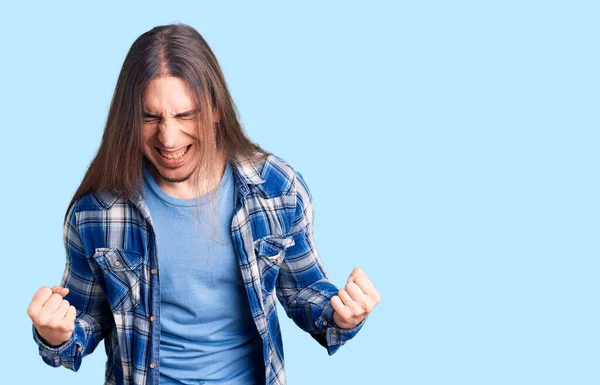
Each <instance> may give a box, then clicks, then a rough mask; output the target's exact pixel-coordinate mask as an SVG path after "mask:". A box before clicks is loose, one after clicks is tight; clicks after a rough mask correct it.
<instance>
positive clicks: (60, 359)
mask: <svg viewBox="0 0 600 385" xmlns="http://www.w3.org/2000/svg"><path fill="white" fill-rule="evenodd" d="M31 329H32V332H33V340H34V341H35V342H36V343H37V344H38V347H39V353H40V356H41V357H42V360H43V361H44V362H45V363H47V364H48V365H50V366H53V367H58V366H61V365H63V363H73V361H74V358H75V355H76V354H77V353H80V352H81V349H78V344H76V343H75V333H73V334H72V335H71V337H70V338H69V339H68V340H66V341H65V342H63V343H62V344H60V345H58V346H52V345H50V344H48V341H46V340H45V339H44V338H43V337H42V336H41V335H40V334H39V333H38V331H37V329H36V328H35V325H34V324H31ZM67 366H68V365H67Z"/></svg>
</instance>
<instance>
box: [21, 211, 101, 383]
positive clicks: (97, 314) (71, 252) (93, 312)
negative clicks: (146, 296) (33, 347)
mask: <svg viewBox="0 0 600 385" xmlns="http://www.w3.org/2000/svg"><path fill="white" fill-rule="evenodd" d="M75 206H76V204H74V205H73V206H72V207H71V208H70V210H69V213H68V215H67V221H66V222H65V224H64V243H65V250H66V254H67V261H66V265H65V271H64V274H63V277H62V280H61V284H60V286H62V287H66V288H68V289H69V293H68V294H67V295H66V296H65V297H64V299H66V300H67V301H69V303H70V304H71V305H73V306H74V307H75V308H76V310H77V313H76V317H75V329H74V331H73V334H72V335H71V337H70V338H69V339H68V340H67V341H65V342H63V343H62V344H60V345H57V346H52V345H49V344H48V343H47V341H45V340H44V339H43V338H42V337H41V336H40V334H39V333H38V331H37V329H36V328H35V325H34V324H32V333H33V339H34V341H35V342H36V343H37V344H38V348H39V354H40V356H41V357H42V360H43V361H44V362H45V363H46V364H48V365H50V366H53V367H59V366H64V367H66V368H68V369H71V370H73V371H75V372H76V371H77V370H79V367H80V366H81V360H82V358H83V357H85V356H86V355H88V354H90V353H92V352H93V351H94V349H96V346H98V343H99V342H100V341H101V340H102V339H103V338H104V337H105V336H106V335H107V333H108V329H109V328H110V316H111V315H112V313H111V311H110V307H109V306H108V302H107V301H106V299H105V297H104V294H103V292H102V289H101V288H100V286H99V285H98V282H97V281H96V279H95V277H94V274H93V272H92V271H91V269H90V266H89V264H88V262H87V260H86V257H85V252H84V249H83V244H82V242H81V237H80V235H79V231H78V227H77V219H76V216H75Z"/></svg>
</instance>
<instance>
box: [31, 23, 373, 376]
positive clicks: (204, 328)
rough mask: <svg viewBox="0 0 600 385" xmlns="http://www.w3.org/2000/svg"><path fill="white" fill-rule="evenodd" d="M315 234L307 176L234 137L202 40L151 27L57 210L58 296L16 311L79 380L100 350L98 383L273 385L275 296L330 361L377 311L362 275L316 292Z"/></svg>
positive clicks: (226, 98) (320, 271) (276, 367)
mask: <svg viewBox="0 0 600 385" xmlns="http://www.w3.org/2000/svg"><path fill="white" fill-rule="evenodd" d="M203 228H204V229H203ZM312 230H313V206H312V197H311V194H310V192H309V189H308V187H307V185H306V183H305V181H304V178H303V177H302V175H301V174H300V173H299V172H297V171H296V170H294V169H293V168H292V167H291V166H290V165H288V164H287V163H286V162H285V161H284V160H282V159H281V158H279V157H277V156H275V155H273V154H271V153H268V152H266V151H264V150H263V149H262V148H260V146H258V145H256V144H255V143H253V142H251V141H250V140H249V139H248V138H247V137H246V135H245V134H244V132H243V130H242V128H241V126H240V124H239V122H238V117H237V111H236V109H235V105H234V103H233V101H232V99H231V96H230V94H229V92H228V90H227V87H226V83H225V80H224V77H223V74H222V72H221V70H220V67H219V64H218V62H217V60H216V58H215V57H214V54H213V53H212V51H211V50H210V48H209V47H208V45H207V43H206V42H205V41H204V39H203V38H202V37H201V36H200V34H199V33H198V32H197V31H196V30H194V29H193V28H191V27H189V26H187V25H184V24H173V25H166V26H160V27H156V28H153V29H152V30H150V31H148V32H146V33H144V34H143V35H141V36H140V37H139V38H138V39H137V40H136V41H135V42H134V43H133V45H132V47H131V49H130V51H129V53H128V55H127V57H126V59H125V62H124V64H123V68H122V70H121V73H120V75H119V79H118V81H117V86H116V90H115V93H114V97H113V100H112V103H111V107H110V111H109V116H108V119H107V123H106V127H105V131H104V135H103V137H102V142H101V145H100V148H99V150H98V153H97V154H96V157H95V159H94V160H93V161H92V163H91V164H90V167H89V168H88V170H87V172H86V175H85V176H84V178H83V181H82V183H81V185H80V187H79V188H78V190H77V191H76V193H75V195H74V196H73V199H72V200H71V203H70V204H69V208H68V209H67V212H66V215H65V227H64V235H65V248H66V251H67V265H66V268H65V272H64V275H63V277H62V281H61V285H60V286H54V287H52V288H49V287H45V286H44V287H41V288H40V289H39V290H38V291H37V292H36V293H35V294H34V296H33V298H32V301H31V303H30V305H29V307H28V309H27V313H28V315H29V316H30V317H31V319H32V321H33V325H32V333H33V338H34V340H35V341H36V342H37V344H38V346H39V351H40V355H41V356H42V359H43V360H44V362H46V363H47V364H49V365H51V366H55V367H57V366H65V367H67V368H69V369H71V370H74V371H77V370H78V369H79V367H80V365H81V361H82V358H83V357H85V356H86V355H88V354H90V353H92V352H93V351H94V349H95V348H96V346H97V345H98V343H99V342H100V341H101V340H104V341H105V349H106V353H107V355H108V360H107V365H106V382H105V383H106V384H153V385H158V384H159V383H160V384H191V383H194V384H197V383H218V384H258V383H262V384H285V383H286V379H285V372H284V352H283V346H282V339H281V333H280V327H279V322H278V318H277V313H276V306H275V298H277V299H278V300H279V301H280V303H281V305H282V306H283V308H284V309H285V311H286V313H287V315H288V316H289V317H290V318H292V320H293V321H294V322H295V323H296V324H297V325H298V326H299V327H300V328H302V329H303V330H304V331H306V332H308V333H309V334H310V335H311V336H312V337H313V338H314V339H315V340H316V341H318V342H319V343H320V344H321V345H323V346H324V347H325V348H326V349H327V351H328V353H329V354H330V355H331V354H334V353H335V352H336V351H337V350H338V349H339V347H340V346H341V345H343V344H344V343H345V342H346V341H348V340H350V339H351V338H353V337H354V336H355V335H356V333H357V332H358V331H359V330H360V329H361V328H362V326H363V324H364V322H365V320H366V317H367V315H368V314H369V312H370V311H371V310H372V309H373V308H374V307H375V305H376V304H377V303H379V302H380V300H381V298H380V295H379V293H378V291H377V289H376V288H375V287H374V285H373V283H372V282H371V281H370V280H369V278H368V277H367V276H366V274H365V273H364V272H363V271H362V270H361V269H359V268H355V269H354V270H353V271H352V273H351V274H350V277H349V278H348V283H347V284H346V286H345V287H344V288H342V289H339V290H338V289H337V288H336V287H335V286H334V285H333V284H332V283H331V282H330V281H329V278H328V276H327V274H326V271H325V268H324V265H323V263H322V261H321V259H320V258H319V255H318V252H317V249H316V247H315V243H314V238H313V231H312ZM159 261H160V264H159ZM159 266H160V268H159ZM203 381H204V382H203Z"/></svg>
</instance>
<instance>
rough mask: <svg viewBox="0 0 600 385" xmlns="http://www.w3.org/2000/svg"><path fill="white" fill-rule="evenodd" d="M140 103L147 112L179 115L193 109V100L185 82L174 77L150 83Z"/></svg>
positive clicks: (157, 79)
mask: <svg viewBox="0 0 600 385" xmlns="http://www.w3.org/2000/svg"><path fill="white" fill-rule="evenodd" d="M142 101H143V104H144V109H145V110H146V111H148V112H161V111H167V112H170V113H179V112H182V111H186V110H189V109H193V108H194V103H193V99H192V97H191V95H190V92H189V90H188V88H187V86H186V84H185V82H184V81H183V80H181V79H180V78H178V77H174V76H166V77H160V78H156V79H153V80H152V81H150V83H149V84H148V87H147V88H146V90H145V92H144V95H143V98H142Z"/></svg>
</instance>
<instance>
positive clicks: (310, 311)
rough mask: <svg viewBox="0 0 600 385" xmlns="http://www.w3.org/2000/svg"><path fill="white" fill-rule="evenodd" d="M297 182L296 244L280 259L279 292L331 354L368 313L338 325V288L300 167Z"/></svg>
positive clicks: (302, 325)
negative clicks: (334, 301) (317, 236)
mask: <svg viewBox="0 0 600 385" xmlns="http://www.w3.org/2000/svg"><path fill="white" fill-rule="evenodd" d="M294 183H295V189H296V191H297V199H296V212H295V218H294V221H293V224H292V227H291V231H290V234H291V236H292V237H293V238H294V245H292V246H291V247H289V248H288V249H287V250H286V252H285V257H284V258H283V261H282V262H281V267H280V270H279V275H278V277H277V282H276V294H277V298H278V300H279V302H280V303H281V304H282V306H283V308H284V309H285V312H286V314H287V315H288V317H290V318H291V319H292V320H293V321H294V323H295V324H296V325H298V326H299V327H300V328H301V329H302V330H304V331H306V332H308V333H309V334H310V335H311V336H312V337H313V338H314V339H315V340H316V341H317V342H319V343H320V344H321V345H322V346H323V347H325V348H326V349H327V353H328V354H329V355H332V354H334V353H335V352H336V351H337V350H338V349H339V348H340V346H342V345H344V344H345V343H346V342H347V341H349V340H350V339H352V338H353V337H354V336H355V335H356V334H357V333H358V331H359V330H360V329H361V328H362V327H363V325H364V323H365V321H366V319H367V318H368V317H367V318H365V319H364V320H362V322H360V323H359V324H358V325H356V326H355V327H353V328H351V329H345V328H340V327H339V326H338V325H336V323H335V321H334V319H333V313H334V309H333V307H332V306H331V303H330V299H331V297H333V296H335V295H337V293H338V288H337V287H336V286H335V285H334V284H333V283H332V282H331V281H330V279H329V277H328V275H327V271H326V269H325V266H324V264H323V261H322V260H321V258H320V256H319V253H318V251H317V248H316V245H315V240H314V235H313V210H314V209H313V201H312V195H311V193H310V191H309V189H308V186H307V185H306V182H305V181H304V178H303V177H302V175H301V174H300V173H299V172H298V171H296V175H295V179H294Z"/></svg>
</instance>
